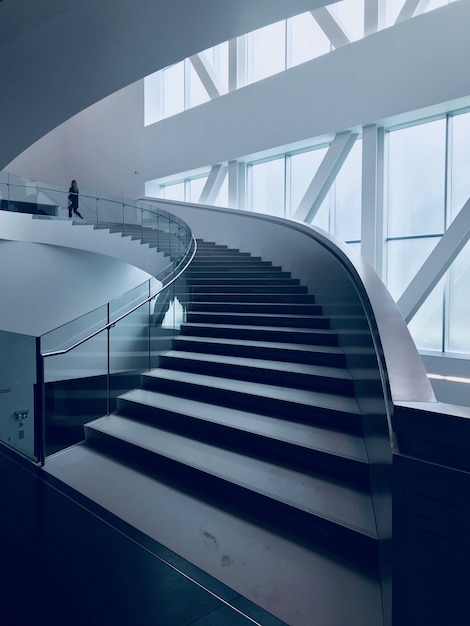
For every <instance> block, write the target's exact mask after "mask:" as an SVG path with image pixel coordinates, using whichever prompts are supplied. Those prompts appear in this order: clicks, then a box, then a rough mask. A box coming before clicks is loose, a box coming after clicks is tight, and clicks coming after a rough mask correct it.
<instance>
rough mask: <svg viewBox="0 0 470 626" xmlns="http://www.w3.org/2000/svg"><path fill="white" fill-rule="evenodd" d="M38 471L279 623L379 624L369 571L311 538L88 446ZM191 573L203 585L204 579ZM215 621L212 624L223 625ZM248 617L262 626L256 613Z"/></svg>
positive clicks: (376, 594) (375, 588)
mask: <svg viewBox="0 0 470 626" xmlns="http://www.w3.org/2000/svg"><path fill="white" fill-rule="evenodd" d="M44 469H45V471H46V472H47V473H48V474H49V475H52V476H54V477H55V478H56V479H58V480H60V481H61V482H65V483H66V484H67V485H68V486H69V488H70V489H71V490H76V491H78V492H80V493H81V494H83V496H84V497H86V498H87V499H89V500H91V501H92V502H96V503H97V504H98V505H99V506H101V507H104V508H105V509H107V510H108V511H110V512H111V514H113V515H115V516H117V517H118V518H121V519H122V520H124V522H125V523H127V524H129V525H130V526H131V527H135V528H137V529H138V531H140V532H141V533H143V534H144V535H147V536H150V537H151V538H152V539H153V540H154V541H156V542H157V543H158V544H159V545H163V546H165V547H166V548H168V549H169V550H171V551H173V553H175V554H178V555H180V556H181V557H183V558H184V559H186V560H187V561H189V562H190V563H193V564H195V566H196V567H198V568H200V569H201V570H203V571H204V572H207V573H208V574H209V575H211V576H212V577H214V578H215V579H217V580H219V581H222V582H223V583H225V584H226V585H228V587H229V588H231V589H233V590H234V591H235V593H237V594H241V596H242V597H245V598H249V599H250V600H252V601H253V602H254V603H255V604H257V605H259V606H262V607H264V608H265V609H267V610H268V611H269V612H270V613H275V614H276V615H277V616H278V618H280V619H282V620H283V622H284V623H287V624H296V623H301V622H302V623H304V624H311V622H312V619H311V618H312V616H315V620H316V622H317V623H318V624H325V625H326V624H355V625H356V624H357V625H359V624H361V625H363V626H366V625H367V626H372V625H373V626H376V625H377V624H381V623H382V621H381V620H382V607H381V595H380V585H379V584H378V583H377V582H376V579H375V577H374V574H373V572H371V573H369V572H370V570H367V569H363V568H360V566H359V565H356V566H355V567H351V566H348V564H347V563H345V561H344V558H341V557H340V558H335V557H334V556H333V557H329V556H328V554H327V553H326V552H325V550H324V549H323V548H321V547H320V549H318V550H317V549H316V548H315V546H312V543H311V542H308V541H305V542H302V543H301V542H299V541H296V540H295V539H293V538H292V536H291V535H289V533H286V532H277V533H276V532H275V530H274V529H273V528H267V527H266V525H264V526H263V525H262V524H261V525H259V524H256V523H255V522H254V521H253V520H251V521H250V520H249V519H248V518H247V519H243V518H241V517H240V516H238V515H236V513H233V512H230V511H229V510H228V507H227V508H226V509H225V510H223V509H222V508H221V507H217V506H215V504H214V503H213V502H212V503H210V502H208V501H207V500H206V501H204V499H203V498H201V499H196V498H195V497H194V496H193V494H191V493H184V492H183V491H182V490H177V489H176V488H174V487H172V486H170V485H169V484H168V483H166V484H165V483H164V482H163V481H161V480H158V478H155V477H151V476H149V475H148V473H147V474H145V473H144V472H138V471H137V470H136V469H135V468H132V467H127V466H125V465H124V464H122V463H119V462H118V461H116V460H115V459H113V458H112V457H110V456H106V455H104V454H102V453H101V452H98V451H95V450H94V449H92V448H91V446H83V445H82V446H74V447H73V448H70V449H69V450H67V451H66V453H62V454H59V455H56V456H54V457H52V458H50V459H49V460H48V463H46V465H45V468H44ZM97 476H99V478H100V479H99V481H97V479H96V477H97ZM136 485H138V486H139V487H138V488H136ZM162 503H163V504H162ZM222 557H223V558H222ZM177 565H179V567H180V569H181V565H180V563H178V562H177ZM182 569H183V571H187V570H186V569H185V568H184V565H183V568H182ZM191 573H192V572H191ZM192 577H193V578H195V579H196V580H197V581H200V582H202V583H205V584H206V586H207V582H206V580H207V579H206V578H202V577H199V576H198V574H197V573H196V574H192ZM253 581H255V582H253ZM319 581H320V582H319ZM209 589H213V586H211V584H210V583H209ZM273 590H276V593H275V594H273ZM277 590H279V591H277ZM273 598H274V599H273ZM331 598H340V599H341V601H340V602H334V601H332V600H331ZM238 606H240V605H238ZM299 616H300V618H299ZM215 619H216V622H215V623H217V624H218V626H220V625H221V624H222V623H223V624H224V625H225V624H228V623H229V622H228V621H224V620H223V618H221V619H219V621H217V618H215ZM235 621H236V623H238V621H237V620H235ZM256 621H257V622H259V623H262V624H263V626H267V623H268V622H266V621H265V620H263V619H261V618H260V616H257V619H256ZM269 623H271V622H270V621H269Z"/></svg>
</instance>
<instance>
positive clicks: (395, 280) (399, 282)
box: [386, 237, 439, 300]
mask: <svg viewBox="0 0 470 626" xmlns="http://www.w3.org/2000/svg"><path fill="white" fill-rule="evenodd" d="M438 242H439V237H428V238H423V239H399V240H397V241H388V242H387V246H386V252H387V274H386V276H387V278H386V284H387V287H388V290H389V291H390V293H391V294H392V296H393V298H394V299H395V300H398V299H399V298H400V296H401V295H402V293H403V292H404V290H405V289H406V287H408V285H409V284H410V282H411V280H412V279H413V278H414V277H415V275H416V273H417V271H418V270H419V268H420V267H421V266H422V265H423V263H424V261H425V260H426V259H427V258H428V256H429V255H430V254H431V252H432V251H433V250H434V248H435V246H436V245H437V244H438Z"/></svg>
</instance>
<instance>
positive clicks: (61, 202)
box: [37, 183, 80, 218]
mask: <svg viewBox="0 0 470 626" xmlns="http://www.w3.org/2000/svg"><path fill="white" fill-rule="evenodd" d="M37 194H38V199H39V200H40V201H42V202H44V203H46V204H50V205H53V206H54V207H55V216H56V217H62V218H68V208H67V207H68V190H67V189H64V187H58V186H55V185H42V184H41V183H38V187H37ZM79 210H80V209H79Z"/></svg>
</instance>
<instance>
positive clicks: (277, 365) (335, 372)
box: [160, 350, 354, 396]
mask: <svg viewBox="0 0 470 626" xmlns="http://www.w3.org/2000/svg"><path fill="white" fill-rule="evenodd" d="M160 367H163V368H165V369H172V370H180V371H185V372H194V373H200V374H207V375H209V376H212V375H215V376H217V375H218V376H221V377H224V378H234V379H236V380H247V381H253V382H260V383H266V384H270V385H281V386H285V387H293V388H296V389H309V390H312V391H313V390H317V391H326V392H330V393H333V392H334V393H337V394H341V395H349V396H351V395H353V393H354V381H353V379H352V377H351V375H350V374H349V372H348V371H347V370H345V369H343V368H333V367H325V366H320V365H309V364H304V363H289V362H279V361H268V360H264V359H251V358H246V357H238V356H224V355H210V354H206V355H201V354H199V353H197V352H182V351H179V350H169V351H168V352H165V353H164V354H162V355H161V356H160Z"/></svg>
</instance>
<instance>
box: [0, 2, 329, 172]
mask: <svg viewBox="0 0 470 626" xmlns="http://www.w3.org/2000/svg"><path fill="white" fill-rule="evenodd" d="M322 5H323V0H256V2H253V0H236V2H234V1H233V0H198V1H197V2H195V1H194V0H171V2H170V1H168V0H139V1H138V2H135V0H100V2H96V0H80V2H77V1H76V0H48V1H47V2H38V0H21V1H20V2H10V1H7V2H0V85H1V88H2V98H1V99H0V136H1V137H2V141H1V142H0V168H4V167H5V165H6V164H7V163H9V162H10V161H11V160H12V159H13V158H15V157H16V156H17V155H18V154H20V153H21V152H22V151H23V150H24V149H26V148H27V147H28V146H30V145H31V144H32V143H34V142H35V141H36V140H37V139H39V138H40V137H42V136H44V135H45V134H46V133H48V132H49V131H51V130H52V129H53V128H56V127H57V126H58V125H59V124H61V123H62V122H64V121H65V120H67V119H69V118H70V117H71V116H73V115H75V114H76V113H78V112H79V111H82V110H83V109H85V108H86V107H88V106H90V105H91V104H93V103H95V102H98V101H99V100H101V99H102V98H105V97H106V96H108V95H109V94H111V93H114V92H115V91H117V90H119V89H122V88H123V87H125V86H126V85H129V84H131V83H134V82H135V81H137V80H139V79H141V78H143V77H144V76H146V75H147V74H150V73H152V72H154V71H156V70H158V69H161V68H162V67H166V66H167V65H170V64H172V63H175V62H177V61H180V60H181V59H184V58H185V57H187V56H190V55H192V54H194V53H196V52H199V51H201V50H205V49H206V48H209V47H211V46H213V45H215V44H217V43H220V42H221V41H226V40H228V39H231V38H233V37H236V36H237V35H241V34H243V33H246V32H248V31H250V30H254V29H256V28H259V27H261V26H264V25H266V24H269V23H271V22H275V21H277V20H279V19H282V18H284V17H287V16H291V15H295V14H297V13H301V12H302V11H307V10H309V9H313V8H315V7H318V6H322ZM121 147H122V146H121Z"/></svg>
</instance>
